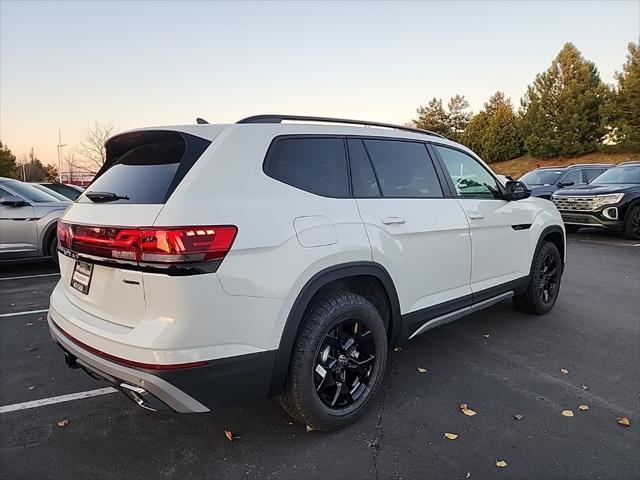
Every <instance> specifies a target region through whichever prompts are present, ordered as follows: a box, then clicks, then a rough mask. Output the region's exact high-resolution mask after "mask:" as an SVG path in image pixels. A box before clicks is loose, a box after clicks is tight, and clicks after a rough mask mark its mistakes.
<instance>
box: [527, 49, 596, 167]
mask: <svg viewBox="0 0 640 480" xmlns="http://www.w3.org/2000/svg"><path fill="white" fill-rule="evenodd" d="M605 95H606V88H605V86H604V84H603V83H602V81H601V80H600V75H599V74H598V70H597V68H596V67H595V65H594V64H593V62H590V61H588V60H585V58H584V57H583V56H582V54H581V53H580V51H579V50H578V49H577V48H576V47H575V46H574V45H573V44H572V43H567V44H565V45H564V47H563V48H562V50H560V53H559V54H558V56H557V57H556V58H555V59H554V60H553V62H551V67H549V69H548V70H547V71H546V72H543V73H540V74H538V75H537V76H536V78H535V80H534V82H533V84H532V85H530V86H529V87H528V88H527V93H526V95H525V98H524V99H523V101H522V107H523V115H522V124H521V126H522V134H523V137H524V143H525V146H526V149H527V150H528V151H529V153H530V154H532V155H535V156H541V157H555V156H560V155H565V156H573V155H580V154H583V153H587V152H592V151H594V150H596V148H597V146H598V143H599V142H600V140H601V138H602V136H603V135H604V133H605V132H604V129H603V127H602V125H601V108H602V105H603V100H604V97H605Z"/></svg>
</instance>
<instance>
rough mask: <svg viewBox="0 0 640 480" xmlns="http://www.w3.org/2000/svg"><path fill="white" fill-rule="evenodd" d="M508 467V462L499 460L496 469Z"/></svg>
mask: <svg viewBox="0 0 640 480" xmlns="http://www.w3.org/2000/svg"><path fill="white" fill-rule="evenodd" d="M506 466H507V462H505V461H504V460H498V461H497V462H496V467H498V468H504V467H506Z"/></svg>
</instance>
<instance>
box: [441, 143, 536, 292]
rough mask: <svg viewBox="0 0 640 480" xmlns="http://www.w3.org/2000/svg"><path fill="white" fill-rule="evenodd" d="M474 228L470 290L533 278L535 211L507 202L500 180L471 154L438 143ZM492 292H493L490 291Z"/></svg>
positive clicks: (480, 290)
mask: <svg viewBox="0 0 640 480" xmlns="http://www.w3.org/2000/svg"><path fill="white" fill-rule="evenodd" d="M434 150H435V151H436V152H437V155H438V156H439V157H440V160H441V161H442V164H443V166H444V168H445V170H446V171H447V172H448V174H449V175H450V178H451V180H452V182H453V186H454V187H455V190H456V193H457V196H458V197H457V201H458V203H459V204H460V206H461V207H462V208H463V210H464V212H465V213H466V216H467V218H468V220H469V224H470V226H471V247H472V262H471V289H472V290H473V293H474V302H475V301H482V300H484V299H485V298H482V295H477V294H478V293H479V292H482V291H483V290H487V289H489V288H492V287H496V286H499V285H503V284H505V283H508V282H510V281H512V280H516V279H519V278H521V277H524V276H526V275H527V274H528V270H529V264H528V262H529V259H528V252H529V232H528V228H529V227H530V226H531V224H532V222H533V216H534V214H535V212H536V209H535V208H531V207H530V206H529V205H528V204H527V203H526V202H524V201H522V202H508V201H506V200H504V199H502V198H501V197H502V195H501V193H500V187H499V186H498V184H497V180H496V178H495V177H494V176H493V175H492V174H491V173H490V172H489V171H488V170H487V169H486V168H485V167H484V166H483V165H482V164H481V163H480V162H479V161H478V160H476V159H475V158H473V157H472V156H471V155H469V154H468V153H466V152H464V151H462V150H459V149H456V148H452V147H448V146H444V145H436V144H434ZM489 293H491V292H489Z"/></svg>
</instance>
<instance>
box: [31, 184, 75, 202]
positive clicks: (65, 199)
mask: <svg viewBox="0 0 640 480" xmlns="http://www.w3.org/2000/svg"><path fill="white" fill-rule="evenodd" d="M29 185H31V186H32V187H35V188H37V189H38V190H40V191H41V192H45V193H47V194H49V195H51V196H52V197H53V198H55V199H56V200H58V201H60V202H70V201H71V200H70V199H69V198H68V197H65V196H64V195H62V194H60V193H58V192H56V191H55V190H52V189H50V188H47V187H45V186H44V185H41V184H39V183H29Z"/></svg>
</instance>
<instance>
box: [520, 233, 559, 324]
mask: <svg viewBox="0 0 640 480" xmlns="http://www.w3.org/2000/svg"><path fill="white" fill-rule="evenodd" d="M561 278H562V259H561V258H560V253H559V252H558V249H557V247H556V246H555V245H554V244H553V243H551V242H544V243H543V244H542V245H541V247H540V249H539V250H538V252H537V253H536V256H535V258H534V259H533V265H532V268H531V275H530V276H529V283H528V285H527V289H526V290H525V291H524V293H522V294H520V295H515V296H514V297H513V304H514V306H515V307H516V309H517V310H520V311H522V312H527V313H532V314H535V315H544V314H545V313H549V311H551V309H552V308H553V306H554V305H555V303H556V300H557V299H558V292H559V291H560V279H561Z"/></svg>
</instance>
